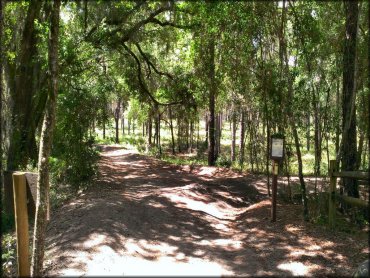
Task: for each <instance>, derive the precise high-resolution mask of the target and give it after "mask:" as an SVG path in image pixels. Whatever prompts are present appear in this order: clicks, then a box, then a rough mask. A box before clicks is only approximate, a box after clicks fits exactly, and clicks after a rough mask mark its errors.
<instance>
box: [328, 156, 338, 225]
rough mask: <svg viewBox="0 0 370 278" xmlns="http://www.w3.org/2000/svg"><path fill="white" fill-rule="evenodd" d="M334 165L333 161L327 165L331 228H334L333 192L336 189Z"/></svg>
mask: <svg viewBox="0 0 370 278" xmlns="http://www.w3.org/2000/svg"><path fill="white" fill-rule="evenodd" d="M336 163H337V162H336V161H335V160H330V165H329V177H330V185H329V226H330V227H331V228H334V227H335V190H336V187H337V177H335V176H334V175H333V173H334V172H335V171H336Z"/></svg>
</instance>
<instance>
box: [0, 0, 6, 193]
mask: <svg viewBox="0 0 370 278" xmlns="http://www.w3.org/2000/svg"><path fill="white" fill-rule="evenodd" d="M3 7H4V0H0V187H1V188H3V90H4V89H3V63H4V60H5V59H4V53H3V29H4V27H3V26H4V21H3Z"/></svg>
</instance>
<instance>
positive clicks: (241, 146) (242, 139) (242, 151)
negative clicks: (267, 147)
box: [239, 109, 245, 168]
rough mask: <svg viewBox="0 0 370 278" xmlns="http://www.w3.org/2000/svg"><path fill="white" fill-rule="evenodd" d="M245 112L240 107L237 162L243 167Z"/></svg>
mask: <svg viewBox="0 0 370 278" xmlns="http://www.w3.org/2000/svg"><path fill="white" fill-rule="evenodd" d="M244 145H245V112H244V110H243V109H241V113H240V143H239V164H240V166H241V167H242V168H243V163H244V149H245V146H244Z"/></svg>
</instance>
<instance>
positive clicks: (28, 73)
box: [7, 1, 42, 170]
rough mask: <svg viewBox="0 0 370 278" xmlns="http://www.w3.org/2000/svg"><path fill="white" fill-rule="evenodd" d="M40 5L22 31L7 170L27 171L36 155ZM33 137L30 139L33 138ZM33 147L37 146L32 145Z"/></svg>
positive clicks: (34, 7) (31, 11)
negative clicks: (37, 24)
mask: <svg viewBox="0 0 370 278" xmlns="http://www.w3.org/2000/svg"><path fill="white" fill-rule="evenodd" d="M41 4H42V2H41V1H31V2H30V4H29V6H28V10H27V16H26V19H25V24H24V28H23V33H22V38H21V43H20V50H19V55H18V59H17V65H19V66H17V68H16V73H15V81H14V83H15V87H14V92H12V100H13V103H14V104H13V107H12V125H11V126H12V129H11V134H10V142H9V151H8V158H7V168H8V170H15V169H16V168H18V167H19V166H23V167H25V166H26V165H27V163H28V159H29V158H30V156H31V153H33V151H32V150H31V149H30V148H33V147H30V144H28V143H29V141H30V140H27V139H28V138H29V136H32V137H34V135H35V131H36V126H35V123H34V120H33V119H34V116H33V115H31V111H32V103H33V102H32V100H33V97H34V94H35V92H34V90H33V89H34V87H35V86H34V82H35V81H34V79H35V76H34V71H33V70H34V58H35V55H36V53H37V46H36V45H37V36H36V30H35V21H36V20H38V19H39V15H40V10H41ZM30 134H31V135H30ZM32 145H33V146H34V144H32Z"/></svg>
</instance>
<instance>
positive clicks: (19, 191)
mask: <svg viewBox="0 0 370 278" xmlns="http://www.w3.org/2000/svg"><path fill="white" fill-rule="evenodd" d="M13 192H14V212H15V227H16V231H17V257H18V276H20V277H27V276H30V263H29V235H28V212H27V189H26V176H25V174H24V173H21V172H16V173H13Z"/></svg>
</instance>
